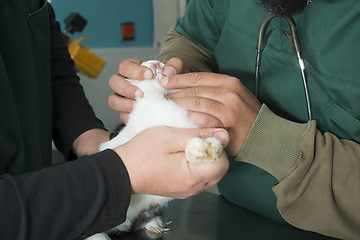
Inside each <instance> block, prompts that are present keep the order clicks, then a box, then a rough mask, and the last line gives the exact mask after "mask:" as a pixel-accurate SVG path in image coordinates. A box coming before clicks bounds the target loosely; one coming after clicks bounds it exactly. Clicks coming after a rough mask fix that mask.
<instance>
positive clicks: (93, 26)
mask: <svg viewBox="0 0 360 240" xmlns="http://www.w3.org/2000/svg"><path fill="white" fill-rule="evenodd" d="M52 5H53V7H54V9H55V13H56V17H57V20H58V21H59V22H60V23H61V29H62V30H64V28H65V23H64V19H65V18H66V17H67V16H68V15H69V14H70V13H72V12H78V13H80V15H82V16H83V17H84V18H85V19H86V20H87V21H88V23H87V25H86V27H85V29H84V30H83V31H82V32H81V33H75V34H73V35H72V38H73V39H77V38H79V37H85V38H86V40H84V41H83V42H82V45H90V47H91V48H104V47H105V48H106V47H145V46H152V45H153V29H154V28H153V8H152V1H151V0H52ZM122 22H133V23H134V24H135V39H134V40H126V41H123V40H121V30H120V23H122Z"/></svg>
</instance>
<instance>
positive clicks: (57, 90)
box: [49, 4, 104, 158]
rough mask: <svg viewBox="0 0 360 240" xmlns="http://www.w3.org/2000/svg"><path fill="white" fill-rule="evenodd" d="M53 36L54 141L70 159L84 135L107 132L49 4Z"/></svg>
mask: <svg viewBox="0 0 360 240" xmlns="http://www.w3.org/2000/svg"><path fill="white" fill-rule="evenodd" d="M49 18H50V20H49V21H50V32H51V79H52V97H53V100H52V101H53V103H52V106H53V140H54V143H55V145H56V147H57V148H58V149H59V150H60V151H61V152H63V153H64V155H65V157H66V158H68V156H69V153H70V150H71V146H72V144H73V142H74V140H75V139H76V138H77V137H78V136H80V135H81V134H82V133H83V132H86V131H87V130H90V129H94V128H101V129H104V125H103V123H102V122H101V121H100V120H99V119H98V118H96V116H95V114H94V111H93V109H92V107H91V106H90V104H89V102H88V100H87V98H86V96H85V93H84V90H83V87H82V86H81V84H80V79H79V77H78V76H77V73H76V71H75V68H74V62H73V60H72V59H71V57H70V54H69V52H68V47H67V45H66V43H65V40H64V37H63V35H62V33H61V30H60V24H59V23H58V22H57V21H55V13H54V11H53V9H52V7H51V5H50V4H49Z"/></svg>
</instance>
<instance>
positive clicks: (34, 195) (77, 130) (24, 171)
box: [0, 0, 229, 240]
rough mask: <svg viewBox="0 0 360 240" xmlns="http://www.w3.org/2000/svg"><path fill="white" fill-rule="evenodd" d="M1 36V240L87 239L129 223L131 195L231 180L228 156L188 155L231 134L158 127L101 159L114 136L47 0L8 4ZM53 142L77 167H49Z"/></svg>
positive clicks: (171, 192)
mask: <svg viewBox="0 0 360 240" xmlns="http://www.w3.org/2000/svg"><path fill="white" fill-rule="evenodd" d="M0 33H1V37H0V109H1V113H0V239H1V240H14V239H17V240H25V239H26V240H39V239H64V240H65V239H83V238H86V237H88V236H90V235H93V234H95V233H98V232H104V231H107V230H110V229H111V228H113V227H115V226H118V225H120V224H121V223H122V222H124V221H125V219H126V212H127V208H128V206H129V202H130V196H131V193H148V194H156V195H163V196H171V197H176V198H186V197H189V196H191V195H194V194H196V193H198V192H201V191H203V190H204V189H205V188H206V187H208V186H210V185H213V184H216V183H217V182H218V181H219V180H220V178H221V177H222V176H223V175H224V174H225V173H226V171H227V169H228V165H229V163H228V161H227V158H226V156H225V155H224V156H223V157H222V158H221V159H220V161H217V162H216V163H215V164H211V165H208V166H207V167H206V168H204V167H201V166H200V165H198V164H197V165H196V164H195V165H194V166H193V165H192V164H187V161H186V160H185V153H184V150H185V147H186V144H187V141H188V140H189V139H190V138H192V137H201V136H202V137H209V136H215V137H218V138H219V139H220V140H221V142H222V143H223V144H224V146H226V144H227V142H228V139H229V136H228V134H227V132H226V131H225V130H223V129H206V130H204V131H202V130H198V129H171V128H167V127H155V128H151V129H148V130H146V131H144V132H142V133H140V134H139V135H137V136H136V137H135V138H134V139H132V140H131V141H130V142H128V143H126V144H124V145H122V146H119V147H117V148H115V149H113V150H112V149H108V150H104V151H102V152H98V146H99V144H100V143H102V142H104V141H107V140H109V132H108V131H107V130H105V128H104V125H103V124H102V122H101V121H100V120H99V119H98V118H96V116H95V114H94V112H93V110H92V108H91V106H90V105H89V103H88V101H87V99H86V97H85V93H84V91H83V88H82V86H81V84H80V82H79V80H80V79H79V77H78V76H77V74H76V71H75V68H74V62H73V61H72V60H71V58H70V54H69V52H68V48H67V45H66V44H65V41H64V39H63V36H62V33H61V31H60V24H59V23H58V22H57V21H55V13H54V11H53V9H52V7H51V4H49V3H47V1H44V0H11V1H8V0H0ZM154 139H155V140H156V141H154ZM51 140H54V142H55V144H56V146H57V148H58V149H59V150H60V151H61V152H62V153H63V154H64V156H65V157H66V159H69V160H70V159H73V160H74V159H75V161H68V162H66V163H64V164H61V165H57V166H51V162H52V161H51V159H52V156H51V151H52V143H51ZM139 149H141V151H139ZM154 149H156V150H157V151H156V153H155V152H154V151H153V150H154ZM145 166H147V168H146V169H144V168H145ZM179 166H182V168H181V169H182V170H179ZM151 167H153V169H152V168H151ZM164 172H166V173H168V175H166V174H163V173H164ZM184 178H188V179H189V184H186V183H184V181H183V179H184ZM148 179H151V181H149V180H148Z"/></svg>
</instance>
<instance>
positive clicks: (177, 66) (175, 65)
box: [164, 58, 185, 76]
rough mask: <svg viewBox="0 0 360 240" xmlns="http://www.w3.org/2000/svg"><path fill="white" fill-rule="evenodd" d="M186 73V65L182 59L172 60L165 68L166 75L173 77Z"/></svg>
mask: <svg viewBox="0 0 360 240" xmlns="http://www.w3.org/2000/svg"><path fill="white" fill-rule="evenodd" d="M184 71H185V64H184V62H183V61H182V60H181V59H180V58H171V59H170V60H169V61H167V63H166V64H165V66H164V74H165V75H166V76H171V75H175V74H179V73H183V72H184Z"/></svg>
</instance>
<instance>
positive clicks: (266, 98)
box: [110, 0, 360, 239]
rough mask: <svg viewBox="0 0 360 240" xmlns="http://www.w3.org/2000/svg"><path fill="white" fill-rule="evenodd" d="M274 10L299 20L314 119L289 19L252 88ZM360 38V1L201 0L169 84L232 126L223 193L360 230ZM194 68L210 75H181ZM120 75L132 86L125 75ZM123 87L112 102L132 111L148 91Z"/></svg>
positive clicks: (182, 25) (347, 232) (174, 44)
mask: <svg viewBox="0 0 360 240" xmlns="http://www.w3.org/2000/svg"><path fill="white" fill-rule="evenodd" d="M269 11H272V12H280V13H283V14H284V13H288V14H291V16H292V18H293V20H294V22H295V25H296V29H297V35H298V39H299V42H300V44H301V48H302V52H301V53H302V57H303V58H304V63H305V73H306V79H307V87H308V92H309V96H310V106H311V110H312V120H311V121H309V120H308V111H307V102H306V98H305V91H304V86H303V81H302V77H301V74H300V70H299V64H298V60H297V57H296V55H295V54H294V53H293V51H292V48H291V45H290V44H289V40H288V38H287V37H286V36H285V35H284V34H283V33H282V32H281V31H279V29H284V30H286V31H289V27H288V23H287V22H286V21H285V20H284V18H280V17H278V18H274V19H273V20H272V21H271V22H270V23H269V25H268V27H267V29H266V34H265V36H266V40H264V41H265V42H264V43H263V49H262V57H261V64H260V76H261V79H260V82H259V85H258V97H257V98H255V96H254V94H253V93H252V92H254V79H255V60H256V54H257V50H256V44H257V38H258V31H259V27H260V25H261V23H262V21H263V19H264V18H265V16H266V15H267V14H268V12H269ZM359 36H360V2H359V1H357V0H346V1H330V0H315V1H307V0H294V1H287V0H275V1H271V0H263V1H257V0H242V1H237V0H193V1H190V3H189V5H188V7H187V10H186V12H185V16H184V17H183V18H181V19H179V20H178V22H177V25H176V27H175V29H174V30H171V31H170V32H169V34H168V36H167V38H166V39H165V43H164V46H163V48H162V50H161V52H160V54H159V56H158V59H160V60H161V61H163V62H167V64H166V67H165V69H166V71H167V72H168V74H169V77H165V78H164V79H162V80H161V84H162V85H163V86H164V87H165V88H168V89H184V90H183V91H180V92H176V93H173V94H171V95H169V98H170V99H173V100H174V101H175V102H176V103H178V104H180V105H182V106H184V107H186V108H187V109H189V116H190V117H191V118H192V119H193V120H194V122H195V123H197V124H198V125H199V126H201V127H205V126H207V127H209V126H217V127H224V128H226V129H227V130H228V131H229V133H230V143H229V145H228V147H227V152H228V153H229V154H230V155H232V156H233V157H232V158H233V159H232V161H231V163H230V169H229V172H228V174H227V175H226V176H225V177H224V178H223V179H222V180H221V182H220V183H219V184H218V187H219V191H220V193H221V194H222V196H224V197H225V198H226V199H227V200H229V201H230V202H232V203H234V204H236V205H238V206H241V207H244V208H247V209H250V210H252V211H255V212H257V213H259V214H262V215H264V216H267V217H269V218H272V219H274V220H276V221H279V222H284V223H289V224H291V225H293V226H295V227H298V228H301V229H304V230H308V231H313V232H317V233H320V234H324V235H327V236H331V237H336V238H341V239H358V238H359V236H360V168H359V166H360V104H359V100H360V68H359V61H360V48H358V47H357V42H358V39H359ZM119 69H120V74H121V75H123V76H126V77H130V78H138V79H144V78H145V76H146V75H145V72H146V69H144V68H142V67H140V66H138V65H137V63H136V61H134V60H131V61H129V60H125V61H123V62H122V63H121V64H120V66H119ZM123 69H124V70H123ZM125 69H127V70H125ZM129 69H132V71H130V70H129ZM184 72H209V73H187V74H176V73H184ZM113 81H117V82H118V85H119V86H121V87H122V89H124V86H125V84H126V83H125V82H124V81H123V79H122V78H121V77H117V78H116V79H115V78H114V79H113ZM113 86H114V87H113V90H114V91H115V92H117V93H118V95H112V96H110V103H111V107H112V108H113V109H116V110H119V111H121V112H122V113H121V114H120V119H122V120H123V121H127V118H128V114H129V112H130V111H131V108H126V107H125V105H123V104H122V103H123V102H124V101H130V100H131V99H133V98H134V94H135V92H136V91H137V89H135V88H133V87H130V86H129V87H128V88H127V90H126V91H124V90H121V89H120V88H118V87H116V86H115V84H113ZM137 94H139V93H137ZM132 101H134V100H132ZM127 106H131V104H129V103H128V105H127Z"/></svg>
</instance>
